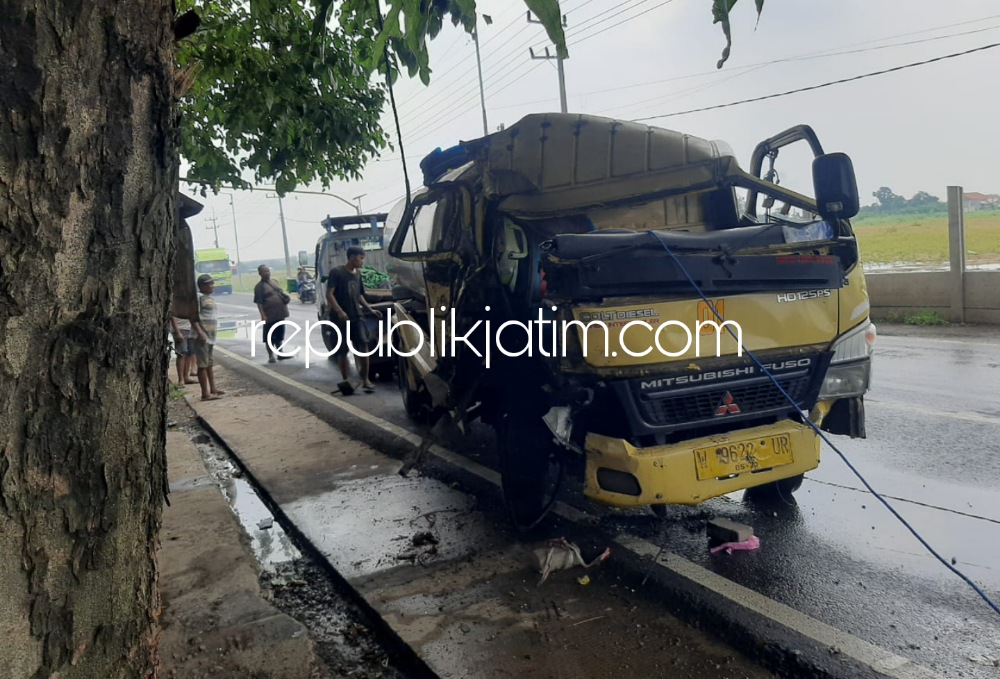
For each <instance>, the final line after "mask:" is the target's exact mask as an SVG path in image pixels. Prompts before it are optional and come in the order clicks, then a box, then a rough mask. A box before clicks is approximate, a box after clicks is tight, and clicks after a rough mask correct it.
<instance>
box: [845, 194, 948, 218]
mask: <svg viewBox="0 0 1000 679" xmlns="http://www.w3.org/2000/svg"><path fill="white" fill-rule="evenodd" d="M872 196H873V197H874V198H875V202H874V203H872V204H871V205H865V206H862V208H861V211H860V212H859V213H858V216H859V217H873V216H876V215H887V214H933V213H938V212H941V213H946V212H948V204H947V203H943V202H941V199H940V198H938V197H937V196H932V195H931V194H929V193H927V192H926V191H918V192H917V193H915V194H914V195H913V197H912V198H904V197H903V196H900V195H899V194H897V193H895V192H893V190H892V189H890V188H889V187H888V186H883V187H881V188H879V190H878V191H875V192H873V193H872Z"/></svg>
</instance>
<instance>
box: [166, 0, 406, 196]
mask: <svg viewBox="0 0 1000 679" xmlns="http://www.w3.org/2000/svg"><path fill="white" fill-rule="evenodd" d="M178 6H179V9H182V10H183V9H187V8H188V7H192V6H194V3H193V2H192V0H179V2H178ZM197 11H198V13H199V14H200V15H201V17H202V26H201V29H200V30H199V31H198V32H197V33H195V34H194V36H192V38H190V39H188V40H186V41H184V42H183V43H181V45H180V47H179V49H178V55H177V58H178V62H179V65H180V67H181V69H182V71H183V72H186V73H189V74H190V77H191V78H193V84H192V86H191V88H190V89H189V90H188V91H187V92H186V93H185V94H184V96H183V98H182V99H181V102H180V110H181V121H180V124H181V155H182V157H183V158H184V159H185V160H187V161H188V162H189V163H190V164H191V169H190V171H189V176H191V177H192V178H196V179H203V180H205V181H206V182H207V183H209V184H212V185H215V186H218V185H220V184H228V185H231V186H237V187H239V186H243V187H245V186H247V183H246V182H245V181H244V180H243V177H242V174H243V172H244V171H246V170H249V171H251V172H252V173H253V177H254V181H255V182H257V183H260V182H261V181H262V180H264V179H268V180H272V179H273V181H274V183H275V186H276V187H277V189H278V191H279V192H285V191H288V190H291V189H293V188H295V186H296V185H297V184H300V183H306V182H310V181H315V180H319V181H320V182H322V183H323V185H324V186H326V185H329V183H330V181H332V180H334V179H338V178H355V179H357V178H360V176H361V170H362V168H363V167H364V165H365V162H366V161H367V160H368V159H370V158H372V157H373V156H375V155H376V154H377V153H378V152H379V151H380V150H382V149H383V148H385V147H386V145H387V144H386V138H385V134H384V133H383V131H382V129H381V127H380V126H379V114H380V113H381V110H382V105H383V103H384V100H385V91H384V88H383V87H382V86H381V85H380V84H378V82H373V81H372V79H371V78H370V72H369V70H368V69H367V68H366V67H365V66H364V64H365V63H368V62H369V61H370V60H371V49H372V44H371V42H370V41H369V40H364V39H356V38H352V37H350V36H348V35H347V34H345V33H344V32H343V31H324V32H321V33H314V32H313V31H312V26H313V21H314V14H313V12H312V10H311V9H309V8H308V7H305V6H303V5H302V4H300V3H298V2H286V1H281V2H278V1H274V2H267V1H264V2H258V1H255V2H252V3H250V4H249V5H247V4H246V3H240V2H234V1H233V0H208V1H207V2H203V3H200V4H199V5H198V7H197Z"/></svg>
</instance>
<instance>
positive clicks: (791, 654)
mask: <svg viewBox="0 0 1000 679" xmlns="http://www.w3.org/2000/svg"><path fill="white" fill-rule="evenodd" d="M216 354H217V355H219V356H220V358H223V359H224V361H225V364H226V365H227V367H230V368H233V369H235V371H236V372H239V373H241V374H243V375H244V376H247V377H251V378H253V379H256V380H261V381H263V382H265V383H269V384H270V385H271V386H274V387H278V386H279V385H280V387H281V388H282V389H283V390H286V391H288V392H289V396H290V398H289V399H288V400H290V401H291V402H292V403H293V404H295V405H298V406H300V407H303V408H305V409H307V410H312V408H310V407H309V406H308V405H307V404H308V403H309V402H311V403H312V404H313V407H315V405H314V404H315V403H316V402H322V403H323V404H324V405H325V406H327V407H329V408H333V409H334V414H333V415H332V417H330V416H328V417H324V418H323V419H325V420H327V421H330V420H331V419H332V420H333V422H332V423H331V424H332V425H333V426H335V427H336V426H338V424H343V425H347V424H350V427H349V430H350V431H351V435H352V436H355V437H356V438H359V439H360V440H363V441H364V442H365V443H368V444H369V445H372V446H374V447H378V448H381V449H383V450H388V451H391V452H392V453H393V454H395V455H397V456H400V457H402V456H405V455H407V454H411V453H413V452H414V451H415V450H416V449H417V447H419V445H420V443H421V437H420V436H419V435H417V434H415V433H413V432H410V431H408V430H406V429H404V428H402V427H400V426H398V425H396V424H393V423H391V422H388V421H386V420H383V419H381V418H378V417H375V416H373V415H371V414H370V413H368V412H366V411H364V410H362V409H360V408H358V407H356V406H354V405H351V404H350V403H346V402H344V401H343V400H342V399H337V398H334V397H332V396H330V395H328V394H326V393H325V392H322V391H319V390H317V389H314V388H312V387H309V386H306V385H303V384H301V383H299V382H296V381H295V380H292V379H290V378H287V377H285V376H284V375H281V374H279V373H276V372H273V371H270V370H267V369H266V368H264V367H262V366H260V365H258V364H256V363H254V362H252V361H249V360H247V359H245V358H243V357H241V356H239V355H237V354H234V353H232V352H230V351H227V350H225V349H223V348H221V347H219V348H217V350H216ZM199 419H200V420H202V423H203V426H205V428H206V429H208V430H209V431H212V432H213V434H216V436H217V438H219V440H220V441H222V443H223V444H224V445H225V446H226V448H227V449H228V450H230V452H231V453H233V455H234V457H235V456H236V453H235V451H233V450H232V448H231V447H230V446H229V445H228V444H227V443H226V442H225V440H224V439H222V438H221V437H219V436H218V434H217V432H216V431H215V430H214V429H213V428H212V427H211V423H210V422H208V421H205V420H204V419H203V418H202V417H201V416H200V415H199ZM340 428H347V427H346V426H345V427H340ZM425 455H428V456H430V457H433V458H435V460H436V461H437V462H438V463H440V464H442V465H444V466H446V467H447V468H450V471H451V472H452V473H454V474H456V475H458V476H460V477H462V478H463V480H464V481H465V482H466V483H468V484H469V485H470V487H473V488H475V487H476V486H479V487H480V488H481V489H483V490H487V489H488V488H489V487H492V488H493V489H494V492H495V488H498V487H499V482H500V480H499V475H498V474H497V473H496V472H494V471H493V470H491V469H489V468H487V467H484V466H483V465H480V464H477V463H475V462H472V461H470V460H468V459H466V458H465V457H463V456H461V455H459V454H457V453H454V452H452V451H450V450H448V449H445V448H443V447H441V446H438V445H433V446H431V447H430V449H429V450H428V451H427V452H426V453H425ZM257 485H258V486H259V484H257ZM262 490H263V491H264V493H263V494H264V495H265V496H266V495H267V493H266V489H262ZM267 501H268V503H269V504H270V505H276V503H274V502H273V501H271V500H270V498H269V496H268V499H267ZM272 509H276V507H272ZM554 513H555V514H556V516H558V517H559V518H560V519H562V520H563V521H565V522H566V523H567V524H568V525H567V526H564V528H565V532H566V534H567V537H570V538H571V539H575V540H578V541H581V542H582V541H593V540H595V532H597V531H596V530H595V529H593V528H591V527H588V526H585V525H582V524H585V523H587V522H588V519H589V517H588V515H587V514H585V513H584V512H581V511H580V510H578V509H576V508H574V507H571V506H569V505H565V504H563V503H557V506H556V508H555V510H554ZM276 514H277V515H279V516H281V518H282V519H283V520H285V521H286V522H288V517H287V516H285V515H284V514H283V513H282V512H281V511H280V509H279V510H278V511H277V512H276ZM293 533H295V534H296V538H297V539H299V540H302V541H303V542H307V541H305V539H304V536H303V535H301V534H298V533H297V531H295V529H294V528H293ZM602 537H603V538H604V542H606V543H611V544H612V552H613V553H614V554H615V558H614V559H612V560H610V561H609V562H608V566H607V567H609V568H614V569H617V570H619V572H620V573H621V575H622V576H623V578H627V579H628V580H630V581H633V582H634V583H635V585H636V586H638V584H639V581H640V580H642V581H644V582H645V581H646V579H647V578H648V580H649V581H650V582H652V583H653V584H654V585H655V586H656V588H657V590H659V593H660V594H661V598H662V600H663V601H664V602H666V605H667V607H668V608H669V609H670V610H671V612H673V613H675V614H677V615H679V616H680V617H682V618H684V619H686V620H687V621H688V622H689V623H690V624H692V625H694V626H696V627H700V628H702V629H706V630H708V631H711V632H712V633H714V634H716V635H717V636H719V637H720V638H722V639H723V640H724V641H725V642H727V643H729V644H731V645H732V646H734V647H735V648H737V649H739V650H740V651H742V652H743V653H745V654H747V655H748V656H750V657H751V658H756V659H758V660H760V661H761V662H762V663H763V664H764V665H765V666H766V667H768V668H769V669H771V670H772V671H774V672H776V673H778V674H781V675H783V676H810V677H830V678H831V679H833V678H837V679H840V678H843V679H856V678H859V677H892V678H893V679H933V678H936V677H939V676H940V675H938V674H937V673H935V672H933V671H932V670H930V669H927V668H925V667H923V666H921V665H918V664H916V663H914V662H913V661H911V660H909V659H908V658H904V657H902V656H899V655H896V654H894V653H892V652H890V651H888V650H885V649H883V648H881V647H879V646H876V645H874V644H871V643H869V642H866V641H864V640H862V639H860V638H858V637H855V636H853V635H851V634H848V633H846V632H843V631H841V630H839V629H836V628H834V627H832V626H830V625H827V624H826V623H823V622H821V621H819V620H816V619H815V618H812V617H810V616H808V615H806V614H804V613H800V612H798V611H796V610H794V609H792V608H790V607H788V606H785V605H784V604H781V603H778V602H776V601H774V600H772V599H769V598H767V597H765V596H763V595H761V594H758V593H756V592H754V591H752V590H750V589H748V588H745V587H743V586H741V585H739V584H737V583H735V582H733V581H731V580H728V579H726V578H724V577H722V576H720V575H718V574H716V573H713V572H712V571H709V570H707V569H705V568H702V567H701V566H699V565H697V564H695V563H692V562H691V561H688V560H687V559H685V558H683V557H681V556H678V555H676V554H672V553H669V552H666V551H661V550H660V548H659V547H658V546H657V545H654V544H652V543H651V542H649V541H647V540H644V539H641V538H637V537H633V536H624V538H623V537H619V538H617V539H615V538H611V537H610V536H602ZM597 539H598V540H600V538H597ZM310 549H311V550H312V551H313V553H314V555H318V554H319V552H318V550H316V549H315V548H314V547H312V546H311V545H310ZM657 555H659V558H658V559H657V561H656V563H655V564H653V563H652V559H653V558H655V557H656V556H657ZM320 558H321V560H322V561H323V562H324V563H326V561H325V559H323V558H322V557H321V556H320ZM331 570H332V567H331ZM337 579H338V581H340V582H341V583H342V584H343V585H344V586H345V587H350V585H349V584H348V583H347V581H346V579H344V578H342V577H340V576H339V575H337ZM356 598H357V600H358V601H359V603H360V605H361V606H362V607H363V608H364V609H365V610H366V611H368V612H370V613H371V614H372V615H373V616H375V617H378V616H377V613H376V612H375V611H374V610H372V609H371V608H370V607H369V606H368V605H367V604H366V603H364V601H363V597H362V596H361V595H360V593H356ZM382 622H383V623H384V625H385V629H384V631H386V632H387V633H388V634H389V635H390V636H391V637H392V638H393V639H394V640H397V641H398V642H399V643H400V644H403V645H405V644H404V642H403V641H402V639H401V638H400V637H399V636H398V635H397V634H395V633H394V632H392V630H391V627H389V625H388V623H386V622H385V621H382ZM410 651H411V653H412V654H413V656H412V657H413V658H415V659H417V660H419V658H418V657H417V656H416V653H415V652H413V651H412V649H410ZM419 664H420V666H422V667H423V668H424V669H426V671H427V672H428V673H430V675H429V676H432V675H433V673H432V672H431V670H430V669H429V668H428V667H427V666H426V664H424V663H423V662H422V661H419Z"/></svg>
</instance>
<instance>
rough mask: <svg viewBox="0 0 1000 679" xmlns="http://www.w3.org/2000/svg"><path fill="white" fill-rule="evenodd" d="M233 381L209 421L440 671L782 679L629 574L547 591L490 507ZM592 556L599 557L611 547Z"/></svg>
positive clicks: (207, 407)
mask: <svg viewBox="0 0 1000 679" xmlns="http://www.w3.org/2000/svg"><path fill="white" fill-rule="evenodd" d="M227 367H228V366H227ZM223 379H224V380H225V384H224V386H223V389H225V390H226V392H227V393H226V396H225V398H223V399H221V400H218V401H209V402H200V401H197V400H195V399H191V400H190V403H191V406H192V407H193V408H194V409H195V410H196V411H197V413H198V415H199V417H200V418H201V420H202V423H203V424H204V425H206V426H207V428H209V429H210V430H211V431H212V432H213V434H215V435H216V436H217V437H219V438H221V439H222V440H223V441H224V442H225V443H226V446H227V447H228V448H229V449H230V450H231V451H232V452H234V453H235V454H236V456H237V457H238V458H239V460H240V462H241V464H242V465H243V466H244V467H245V469H246V470H247V471H248V472H249V475H250V476H251V477H252V478H253V479H254V480H255V482H256V483H258V484H259V485H260V486H261V487H262V488H263V489H264V491H265V492H266V493H267V494H268V495H269V496H270V499H271V501H272V502H274V503H276V504H277V505H278V507H279V508H280V512H281V514H282V515H283V516H282V517H281V518H282V519H283V520H285V519H287V520H290V521H291V523H292V524H294V526H295V529H296V530H297V531H298V532H299V533H300V534H301V536H303V537H304V538H305V539H307V540H308V541H309V542H310V543H311V544H312V545H313V546H314V547H315V548H316V549H317V550H318V551H319V552H320V553H321V554H322V557H323V558H324V559H325V560H326V561H327V562H328V563H329V564H331V565H332V566H333V568H334V569H335V570H336V571H337V572H338V573H339V574H340V576H341V577H342V578H343V579H344V580H345V581H346V582H347V584H348V585H349V586H350V587H352V588H353V589H354V590H355V592H356V593H357V594H358V595H359V596H360V597H361V598H362V599H363V600H364V601H365V602H366V604H367V606H369V607H370V610H372V611H373V612H374V613H375V614H376V615H377V616H378V618H380V619H381V621H382V623H383V624H385V625H387V626H388V627H389V628H390V629H391V630H392V633H393V634H395V635H396V636H397V637H398V638H399V639H401V640H402V641H403V642H404V643H405V644H406V645H407V646H408V647H409V648H410V649H412V652H413V653H414V654H415V655H416V656H417V657H419V658H420V659H421V660H422V661H423V663H425V664H426V667H428V668H429V669H430V670H431V671H432V672H433V673H434V674H436V675H437V676H440V677H443V678H447V677H454V678H456V679H457V678H461V679H465V678H473V677H474V678H476V679H493V678H496V679H501V678H504V679H506V678H508V677H513V676H516V677H523V678H525V679H529V678H537V679H550V678H554V677H560V678H561V677H578V678H581V679H588V678H590V677H603V676H614V675H616V674H619V673H622V672H628V673H629V674H631V675H632V676H638V677H653V676H665V675H666V674H669V675H670V676H672V677H676V678H677V679H685V678H687V677H691V678H695V677H704V676H739V677H751V678H754V679H763V677H768V676H772V675H771V673H769V672H767V671H766V670H763V669H762V668H761V667H760V666H759V665H757V663H756V662H754V660H752V659H751V658H748V657H746V656H744V655H742V654H741V653H739V652H737V651H735V650H734V649H733V648H731V647H729V646H728V645H726V644H724V643H721V642H719V641H718V640H716V639H714V638H713V637H711V636H710V635H708V634H706V633H704V632H702V631H699V630H696V629H693V628H692V627H691V626H689V625H688V624H687V623H685V622H683V621H681V620H679V619H677V618H675V617H673V616H672V615H671V614H670V613H669V612H667V610H666V609H665V608H664V606H663V605H662V604H660V603H657V602H656V601H655V597H651V596H650V593H649V592H645V591H643V592H640V591H637V589H636V588H637V585H638V583H632V582H631V581H630V579H628V578H624V577H623V576H622V575H621V574H620V573H618V572H616V569H606V568H601V567H595V568H593V569H590V570H589V571H584V570H583V569H581V568H575V569H572V570H569V571H564V572H558V573H553V574H552V576H551V577H550V578H549V580H548V581H547V582H546V584H545V585H544V586H542V587H538V586H537V583H538V580H539V573H538V570H537V565H533V563H532V558H531V557H532V548H533V547H536V546H537V545H534V544H531V545H526V544H523V543H521V542H520V541H519V540H518V539H517V538H516V537H515V536H513V535H512V534H511V533H510V531H509V529H508V527H507V525H506V523H505V522H500V523H497V522H496V521H495V517H494V514H495V512H484V511H482V510H481V505H482V503H483V502H484V500H483V498H480V497H477V495H476V494H475V493H469V492H468V491H467V490H465V489H461V488H456V485H457V484H455V483H442V482H441V481H438V480H435V479H432V478H429V477H424V476H410V477H407V478H404V477H401V476H399V475H398V473H397V472H398V470H399V467H400V461H399V460H396V459H394V458H391V457H388V456H386V455H384V454H382V453H381V452H379V451H377V450H375V449H373V448H371V447H370V446H368V445H366V444H364V443H362V442H360V441H357V440H354V439H352V438H350V437H348V436H347V435H345V434H344V433H343V432H341V431H339V430H338V429H335V428H333V427H331V426H330V425H328V424H326V423H325V422H324V421H322V420H321V419H319V418H318V417H317V416H316V415H314V414H312V413H311V412H309V411H307V410H305V409H303V408H301V407H299V406H297V405H294V404H293V403H290V402H289V401H286V400H285V399H283V398H282V397H280V396H278V395H275V394H274V393H272V392H270V391H269V390H267V389H266V388H263V387H261V386H260V385H257V384H255V383H253V382H243V381H242V380H240V379H239V378H238V377H236V376H234V375H233V373H232V372H231V371H230V370H226V372H225V377H224V378H223ZM234 382H235V383H234ZM317 396H319V394H317ZM277 442H280V444H279V443H277ZM570 537H571V539H572V536H570ZM580 545H581V547H582V548H583V549H584V551H585V553H586V554H587V555H588V556H592V555H591V554H590V552H592V551H594V554H596V553H598V552H599V551H600V549H603V546H604V545H601V546H600V548H598V549H597V550H596V551H595V548H594V546H593V545H590V544H586V543H585V542H580ZM613 558H614V559H617V560H620V559H622V558H624V555H621V554H619V555H616V556H614V557H613ZM585 574H586V575H587V576H588V578H586V579H584V578H583V576H584V575H585Z"/></svg>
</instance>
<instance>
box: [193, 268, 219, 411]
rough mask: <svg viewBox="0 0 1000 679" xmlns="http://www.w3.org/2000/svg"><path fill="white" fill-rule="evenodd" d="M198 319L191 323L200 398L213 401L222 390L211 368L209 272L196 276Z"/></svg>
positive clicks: (213, 321) (211, 289)
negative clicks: (195, 334)
mask: <svg viewBox="0 0 1000 679" xmlns="http://www.w3.org/2000/svg"><path fill="white" fill-rule="evenodd" d="M198 292H200V293H201V294H200V295H198V320H197V321H195V322H193V323H192V326H193V327H194V330H195V333H197V335H198V338H197V340H195V357H196V360H197V361H198V383H199V384H201V400H202V401H214V400H216V399H218V398H219V397H220V396H222V395H223V394H224V393H226V392H224V391H222V390H220V389H216V387H215V371H214V370H213V365H214V363H213V360H212V352H213V350H214V349H215V332H216V325H217V321H216V309H215V297H213V296H212V293H213V292H215V281H214V280H212V276H211V274H207V273H203V274H202V275H200V276H198Z"/></svg>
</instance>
